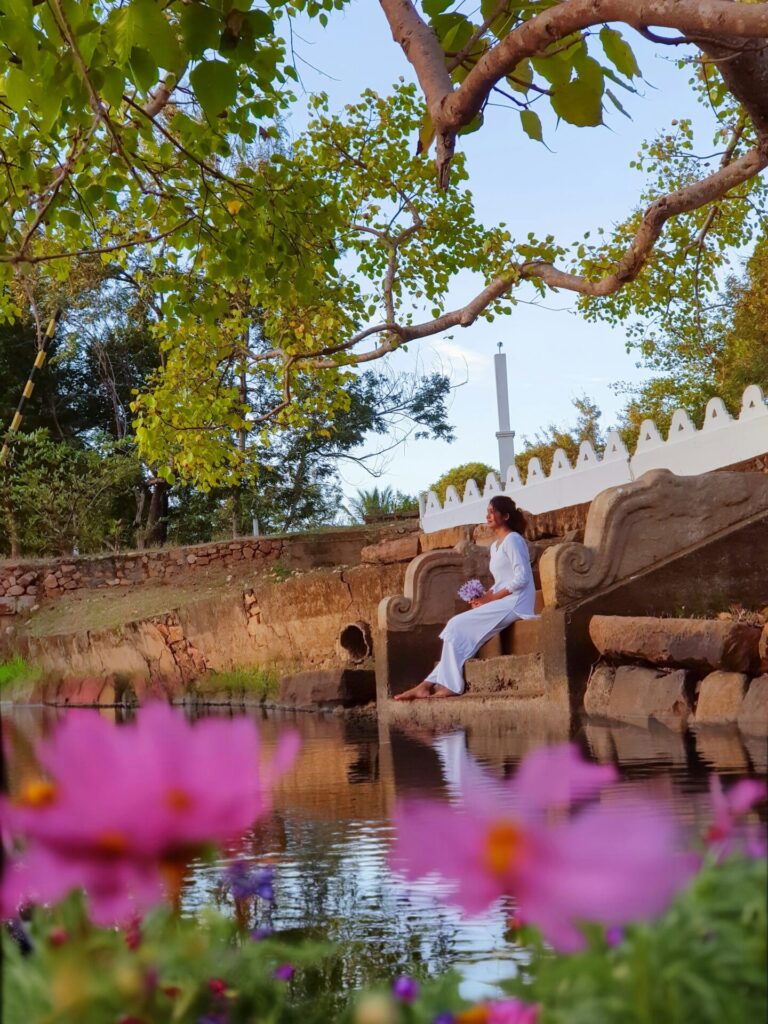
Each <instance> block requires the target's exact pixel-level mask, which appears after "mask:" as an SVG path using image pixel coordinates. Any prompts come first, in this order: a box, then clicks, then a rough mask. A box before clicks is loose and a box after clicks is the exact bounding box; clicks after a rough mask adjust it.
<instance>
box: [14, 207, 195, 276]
mask: <svg viewBox="0 0 768 1024" xmlns="http://www.w3.org/2000/svg"><path fill="white" fill-rule="evenodd" d="M195 219H196V214H190V216H189V217H186V218H185V219H184V220H182V221H179V223H178V224H174V225H173V227H170V228H168V229H167V230H166V231H161V232H160V233H159V234H157V235H141V236H140V237H139V238H131V239H129V240H128V241H127V242H115V244H114V245H101V246H98V247H97V248H94V249H77V250H75V251H74V252H54V253H48V254H46V255H44V256H24V255H23V254H22V253H17V254H16V255H15V256H0V263H14V264H19V263H31V264H32V263H50V262H51V261H52V260H68V259H73V258H74V257H75V256H99V255H100V254H101V253H107V252H117V251H118V250H119V249H132V248H134V246H137V245H152V244H154V243H155V242H159V241H161V240H162V239H163V238H167V237H168V236H169V235H172V234H173V233H174V232H175V231H180V230H181V228H183V227H185V226H186V225H187V224H189V223H190V221H193V220H195Z"/></svg>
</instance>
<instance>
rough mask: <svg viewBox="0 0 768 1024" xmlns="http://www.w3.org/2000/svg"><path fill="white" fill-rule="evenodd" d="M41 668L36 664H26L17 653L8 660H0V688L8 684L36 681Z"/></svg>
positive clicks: (39, 675)
mask: <svg viewBox="0 0 768 1024" xmlns="http://www.w3.org/2000/svg"><path fill="white" fill-rule="evenodd" d="M42 674H43V670H42V669H41V668H38V667H37V666H36V665H28V664H27V662H26V661H24V659H23V658H22V657H20V656H19V655H18V654H17V655H16V657H15V658H11V660H10V661H3V662H0V690H2V689H5V688H6V687H8V686H14V685H19V684H21V685H24V684H32V683H36V682H37V681H38V679H40V677H41V676H42Z"/></svg>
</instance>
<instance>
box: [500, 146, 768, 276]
mask: <svg viewBox="0 0 768 1024" xmlns="http://www.w3.org/2000/svg"><path fill="white" fill-rule="evenodd" d="M734 146H735V143H734ZM766 167H768V145H766V146H763V147H760V148H756V149H751V150H749V152H748V153H745V154H744V156H741V157H739V159H738V160H734V161H733V163H730V164H727V165H725V166H722V167H720V169H719V170H717V171H715V172H714V173H713V174H710V175H709V176H708V177H706V178H703V179H702V180H701V181H697V182H695V183H694V184H693V185H688V186H686V187H685V188H681V189H679V190H678V191H677V192H671V193H670V194H669V195H666V196H662V197H661V198H660V199H657V200H656V201H655V202H654V203H651V205H650V206H649V207H648V209H647V210H646V211H645V214H644V216H643V219H642V221H641V223H640V227H639V228H638V230H637V232H636V234H635V237H634V238H633V239H632V241H631V243H630V245H629V246H628V248H627V251H626V252H625V254H624V255H623V256H622V258H621V259H620V260H619V262H618V264H617V265H616V269H615V270H613V271H612V272H611V273H609V274H606V275H605V276H604V277H602V278H600V279H599V280H597V281H591V280H589V279H588V278H585V277H582V276H580V275H578V274H568V273H566V272H564V271H562V270H558V269H557V268H556V267H554V266H553V265H552V264H551V263H546V262H543V261H539V260H534V261H532V262H530V263H525V264H523V265H522V267H521V268H520V272H521V275H522V276H523V277H526V278H538V279H539V280H541V281H543V282H544V283H545V284H547V285H549V286H550V287H551V288H565V289H567V290H568V291H573V292H578V293H580V294H581V295H594V296H605V295H612V294H613V293H614V292H617V291H618V290H619V289H620V288H621V287H622V286H623V285H625V284H627V283H628V282H629V281H634V279H635V278H636V277H637V275H638V274H639V273H640V271H641V270H642V268H643V266H644V265H645V263H646V262H647V260H648V257H649V256H650V254H651V252H652V250H653V247H654V245H655V244H656V242H657V240H658V238H659V236H660V235H661V232H662V230H663V228H664V225H665V224H666V222H667V221H668V220H669V219H670V217H677V216H679V215H680V214H681V213H690V212H691V211H692V210H698V209H700V208H701V207H702V206H706V205H707V204H708V203H712V202H715V201H716V200H718V199H722V198H723V196H724V195H725V194H726V192H729V191H730V190H731V189H732V188H735V187H736V186H737V185H741V184H743V183H744V182H745V181H749V179H750V178H753V177H754V176H755V175H756V174H759V173H760V172H761V171H762V170H764V169H765V168H766Z"/></svg>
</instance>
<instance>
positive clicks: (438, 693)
mask: <svg viewBox="0 0 768 1024" xmlns="http://www.w3.org/2000/svg"><path fill="white" fill-rule="evenodd" d="M432 696H433V697H458V696H459V695H458V693H454V692H453V690H449V689H448V687H447V686H440V685H439V684H438V685H437V686H436V687H435V688H434V690H433V691H432Z"/></svg>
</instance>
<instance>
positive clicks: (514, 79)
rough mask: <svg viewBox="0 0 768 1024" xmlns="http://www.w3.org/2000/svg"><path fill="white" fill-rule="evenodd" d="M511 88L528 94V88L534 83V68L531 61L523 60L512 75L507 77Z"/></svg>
mask: <svg viewBox="0 0 768 1024" xmlns="http://www.w3.org/2000/svg"><path fill="white" fill-rule="evenodd" d="M507 81H508V82H509V85H510V88H512V89H514V90H515V92H528V87H529V86H530V84H531V82H532V81H533V68H532V67H531V62H530V61H529V60H521V61H520V63H519V64H518V65H517V67H516V68H514V69H513V71H512V72H511V74H509V75H508V76H507Z"/></svg>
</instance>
